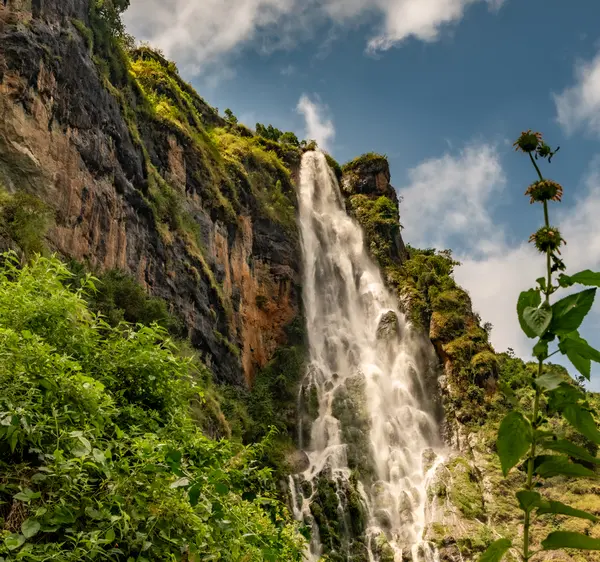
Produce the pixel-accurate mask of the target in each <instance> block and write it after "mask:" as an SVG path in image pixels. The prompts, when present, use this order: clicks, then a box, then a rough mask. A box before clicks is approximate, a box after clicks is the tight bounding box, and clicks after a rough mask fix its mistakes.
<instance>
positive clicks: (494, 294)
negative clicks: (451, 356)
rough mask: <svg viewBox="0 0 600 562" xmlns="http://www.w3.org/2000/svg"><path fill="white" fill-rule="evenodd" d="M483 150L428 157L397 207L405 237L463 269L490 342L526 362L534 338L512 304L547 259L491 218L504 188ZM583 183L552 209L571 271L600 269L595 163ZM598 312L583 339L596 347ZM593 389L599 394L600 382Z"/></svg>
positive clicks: (599, 189) (599, 164) (598, 166)
mask: <svg viewBox="0 0 600 562" xmlns="http://www.w3.org/2000/svg"><path fill="white" fill-rule="evenodd" d="M480 150H481V149H480ZM483 153H484V155H485V160H486V162H484V161H483V160H480V159H479V158H477V157H476V155H475V154H474V153H473V151H472V149H470V148H466V149H465V150H463V151H462V152H460V153H459V154H456V155H450V154H447V155H445V156H443V157H441V158H438V159H431V160H427V161H425V162H423V163H422V164H420V165H419V166H417V167H416V168H415V169H413V170H412V171H411V172H410V179H411V184H410V185H409V186H408V187H407V188H402V189H400V190H399V192H400V194H401V195H405V194H406V193H408V197H407V196H406V195H405V200H404V201H403V203H402V204H401V208H400V212H401V221H402V223H403V224H404V226H405V230H404V234H403V236H404V237H405V240H406V241H407V242H409V243H412V244H415V245H420V246H435V247H438V248H447V247H452V248H454V249H455V251H454V255H455V257H456V258H457V259H458V260H459V261H460V262H461V264H462V265H461V266H460V267H458V268H457V270H456V273H455V277H456V280H457V282H458V283H459V284H460V285H462V286H463V287H464V288H465V289H466V290H467V291H468V292H469V294H470V295H471V298H472V300H473V304H474V308H475V310H476V311H477V312H479V313H480V314H481V317H482V318H483V320H484V321H488V322H491V323H492V324H493V330H492V343H493V344H494V346H495V347H496V349H497V350H498V351H505V350H506V349H507V348H509V347H511V348H513V349H514V350H515V352H516V353H517V355H519V356H521V357H523V358H526V359H527V358H529V357H530V356H531V348H532V343H531V342H532V340H528V339H527V337H526V336H525V335H524V334H523V333H522V331H521V329H520V327H519V324H518V320H517V315H516V302H517V298H518V296H519V293H520V292H521V291H523V290H526V289H528V288H529V287H530V286H532V284H533V283H532V281H533V280H534V279H536V278H538V277H541V276H542V275H543V273H544V262H543V260H542V259H540V255H539V254H537V253H536V251H535V250H534V249H533V247H532V245H531V244H528V243H527V242H526V241H523V243H521V244H517V245H510V244H508V243H507V242H506V239H507V237H506V236H505V234H506V230H507V228H508V226H507V225H505V224H503V223H498V222H497V221H494V220H493V216H492V215H491V212H492V211H491V209H490V200H491V197H492V196H493V195H494V194H495V193H496V191H497V190H499V189H502V188H503V187H504V185H505V180H504V173H503V171H502V166H501V162H500V161H499V159H498V157H497V156H495V154H496V153H495V151H494V150H493V148H492V147H491V146H488V147H487V148H486V149H484V151H483ZM582 183H583V186H582V187H583V189H582V190H581V191H582V195H581V197H580V198H579V199H578V200H577V202H576V203H575V204H574V205H573V206H571V207H561V206H556V207H553V209H552V212H553V214H554V220H553V222H554V223H556V224H557V225H558V226H559V228H560V229H561V232H562V234H563V236H564V237H565V239H566V240H567V241H568V245H567V246H566V247H565V249H564V250H563V257H564V259H565V261H566V263H567V266H568V268H569V270H570V271H571V272H575V271H580V270H583V269H587V268H590V269H593V270H596V271H597V270H598V269H599V268H600V238H599V237H598V236H595V232H597V221H598V216H600V158H599V159H598V160H596V161H595V162H594V163H593V164H592V165H591V166H590V170H589V171H588V173H587V175H586V177H585V178H584V180H583V182H582ZM419 197H421V198H423V202H419V201H418V198H419ZM413 213H414V214H415V215H414V216H411V215H413ZM469 219H471V220H469ZM534 228H535V227H534V226H533V225H532V230H534ZM461 240H462V241H461ZM595 310H596V311H595V312H592V314H591V315H590V317H589V318H587V319H586V323H585V325H584V329H583V335H584V336H585V337H588V339H590V341H591V342H592V343H593V344H595V345H596V346H597V345H598V344H600V338H599V337H598V336H597V328H598V327H599V326H600V312H599V311H598V308H596V309H595ZM594 340H596V341H594ZM565 364H566V363H565ZM591 386H592V387H593V388H596V389H598V390H600V377H595V378H594V379H593V381H592V385H591Z"/></svg>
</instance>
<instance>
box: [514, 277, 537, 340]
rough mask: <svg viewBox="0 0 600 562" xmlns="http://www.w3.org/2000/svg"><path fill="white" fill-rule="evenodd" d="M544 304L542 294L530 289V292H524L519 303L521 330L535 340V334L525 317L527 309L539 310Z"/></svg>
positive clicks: (518, 311)
mask: <svg viewBox="0 0 600 562" xmlns="http://www.w3.org/2000/svg"><path fill="white" fill-rule="evenodd" d="M541 302H542V297H541V296H540V292H539V291H536V290H535V289H529V291H523V292H522V293H521V294H520V295H519V300H518V301H517V315H518V317H519V324H520V325H521V329H522V330H523V331H524V332H525V334H526V335H527V337H529V338H535V337H536V334H535V332H534V331H533V330H532V329H531V328H530V327H529V325H528V324H527V322H525V319H524V317H523V314H524V312H525V309H526V308H537V307H538V306H540V304H541Z"/></svg>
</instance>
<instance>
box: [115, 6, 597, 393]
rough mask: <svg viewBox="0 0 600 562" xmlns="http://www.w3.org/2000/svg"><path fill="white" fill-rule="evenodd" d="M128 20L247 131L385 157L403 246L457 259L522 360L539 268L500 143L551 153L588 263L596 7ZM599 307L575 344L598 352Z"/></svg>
mask: <svg viewBox="0 0 600 562" xmlns="http://www.w3.org/2000/svg"><path fill="white" fill-rule="evenodd" d="M567 6H568V7H567ZM126 21H127V23H128V26H129V29H130V31H132V32H133V33H134V34H135V35H136V37H138V38H139V39H143V40H148V41H150V42H151V43H152V44H153V45H156V46H158V47H160V48H162V49H163V50H164V52H165V54H167V56H169V57H170V58H172V59H174V60H175V61H176V62H177V63H178V65H179V68H180V69H181V71H182V73H183V75H184V76H185V77H186V79H188V80H189V81H190V82H192V84H193V85H194V86H195V87H196V88H197V89H198V91H199V92H200V94H201V95H202V96H203V97H205V98H206V99H207V101H208V102H209V103H211V104H212V105H214V106H217V107H219V108H220V110H221V111H223V110H224V109H225V108H227V107H229V108H231V109H232V110H233V112H234V113H235V114H236V115H238V117H239V118H240V120H241V121H243V122H245V123H246V124H247V125H249V126H254V124H255V123H256V122H257V121H258V122H262V123H272V124H273V125H275V126H277V127H278V128H280V129H283V130H293V131H296V132H297V133H298V135H299V136H301V137H310V138H317V139H318V140H320V141H321V144H322V145H324V146H325V147H326V148H327V150H328V151H330V152H331V153H332V154H333V156H335V157H336V158H337V159H338V160H339V161H340V162H342V163H343V162H345V161H347V160H349V159H351V158H353V157H354V156H356V155H358V154H361V153H364V152H367V151H376V152H380V153H383V154H386V155H387V156H388V158H389V160H390V165H391V171H392V183H393V184H394V186H395V187H396V188H397V189H398V192H399V193H400V195H402V196H403V197H404V200H403V203H402V206H401V222H402V223H403V225H404V227H405V230H404V233H403V236H404V238H405V240H406V241H407V242H409V243H412V244H414V245H417V246H421V247H423V246H437V247H450V248H452V249H453V251H454V253H455V255H456V256H457V257H458V258H459V259H460V260H461V261H462V262H463V264H464V265H463V266H462V267H461V268H459V270H458V272H457V278H458V280H459V282H461V283H462V284H463V285H464V286H465V287H466V288H467V289H468V290H469V292H470V294H471V296H472V298H473V301H474V305H475V308H476V309H477V310H478V311H479V312H480V313H481V315H482V317H483V319H484V320H489V321H491V322H492V324H493V325H494V330H493V332H492V339H493V342H494V344H495V346H496V348H497V349H498V350H499V351H503V350H505V349H506V348H507V347H509V346H510V347H513V348H514V349H515V350H516V351H517V353H518V354H520V355H521V356H523V357H526V356H527V354H528V350H529V347H530V346H529V342H528V341H527V340H526V339H525V338H524V336H521V335H520V333H519V330H518V325H517V323H516V318H515V312H514V302H515V301H516V296H517V295H518V293H519V291H520V290H522V289H526V288H528V287H529V285H530V284H531V281H532V280H533V279H535V277H537V275H536V274H537V273H538V271H539V270H541V269H542V268H543V262H542V260H541V259H540V258H538V257H537V256H536V255H535V254H534V253H533V252H532V250H531V248H530V247H529V246H527V244H526V241H527V238H528V236H529V234H530V233H531V232H532V231H533V230H535V229H536V228H537V225H538V224H539V223H540V222H541V219H542V217H541V210H540V208H538V207H535V206H530V205H529V204H528V201H527V199H526V198H525V197H524V196H523V192H524V190H525V188H526V186H527V185H528V184H529V183H530V182H531V181H533V180H534V179H535V177H534V173H533V169H532V168H531V166H530V164H529V163H528V161H527V160H526V158H524V157H523V156H522V155H518V154H516V153H515V152H514V151H513V150H512V147H511V143H512V141H513V140H514V139H515V138H516V136H518V134H519V133H520V132H521V131H522V130H523V129H527V128H532V129H534V130H540V131H542V132H543V133H544V134H545V137H546V139H547V141H548V142H549V143H550V144H552V145H553V146H557V145H560V146H561V150H560V152H559V153H558V155H557V157H556V159H555V160H554V161H553V162H552V164H551V165H550V166H547V168H546V169H547V172H548V177H551V178H552V179H555V180H557V181H559V182H560V183H562V184H563V186H564V187H565V197H564V202H563V204H561V205H558V206H556V207H553V208H552V210H551V213H552V217H554V220H553V222H555V223H558V225H559V226H560V227H561V228H562V229H563V234H564V235H565V238H567V242H568V246H567V249H566V251H565V257H566V260H567V265H568V266H569V267H570V269H571V271H572V272H573V271H575V270H579V269H585V268H592V269H594V268H595V269H600V31H599V30H598V25H597V23H598V21H600V2H597V0H571V1H570V2H569V3H566V2H564V0H527V1H523V0H504V1H499V0H303V1H300V0H172V1H171V2H169V3H166V2H164V1H163V0H131V8H130V10H129V12H128V13H127V14H126ZM300 102H301V103H300ZM596 311H597V312H596V313H594V314H593V315H591V316H590V317H589V319H588V320H587V324H586V328H585V329H584V330H583V335H584V337H587V338H588V339H589V340H590V342H591V343H593V344H595V345H596V346H600V335H599V333H598V328H600V302H598V304H597V305H596ZM592 387H593V388H595V389H598V390H600V369H596V372H595V373H594V375H593V381H592Z"/></svg>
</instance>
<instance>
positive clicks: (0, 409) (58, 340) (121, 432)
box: [0, 255, 303, 562]
mask: <svg viewBox="0 0 600 562" xmlns="http://www.w3.org/2000/svg"><path fill="white" fill-rule="evenodd" d="M3 257H4V265H3V266H1V267H0V473H1V474H2V478H1V481H0V526H1V527H2V529H3V533H2V535H1V539H2V542H0V557H3V559H4V560H6V561H7V562H9V561H10V562H12V561H15V560H31V561H34V560H40V561H41V560H61V561H64V562H70V561H72V562H75V561H91V560H115V561H123V562H125V561H126V560H131V559H135V560H141V561H146V562H150V561H157V562H158V561H161V562H162V561H166V560H171V561H176V560H182V556H184V558H185V559H187V560H190V561H191V560H208V559H212V560H224V561H231V562H233V561H238V560H241V559H242V557H244V559H247V560H252V561H254V560H257V561H260V560H274V559H276V558H277V557H278V556H279V557H280V559H283V560H290V561H293V560H297V561H300V560H301V559H302V555H301V548H302V546H303V540H302V539H301V538H300V535H298V534H297V532H296V526H295V525H294V524H292V523H291V522H290V520H291V518H290V516H289V514H288V512H287V511H286V510H285V508H283V506H282V505H281V504H279V503H278V501H277V500H276V499H275V498H276V484H275V481H274V479H273V476H272V473H271V471H270V470H269V469H265V468H260V465H259V464H257V459H260V458H261V457H262V456H263V455H264V451H265V449H269V448H270V447H271V445H270V444H269V441H268V439H267V441H265V442H264V443H262V444H257V445H254V446H252V447H250V448H245V447H242V446H241V445H238V444H236V443H233V442H231V441H228V440H222V441H220V442H214V441H211V440H210V439H208V438H207V437H205V436H204V435H203V434H202V433H201V431H200V430H199V429H198V427H197V426H195V425H194V422H193V420H192V417H191V415H190V408H189V402H190V400H193V401H194V403H196V404H198V403H200V404H201V403H203V401H204V399H203V389H202V388H201V387H199V386H198V384H197V382H196V381H197V380H198V379H197V378H196V376H195V373H196V369H195V367H194V364H193V363H192V362H191V361H190V360H187V359H184V358H182V357H181V356H180V354H179V353H178V350H177V348H176V346H175V345H174V343H173V342H172V341H171V340H170V339H169V338H167V336H166V332H165V330H164V329H162V328H160V327H159V326H156V325H154V326H151V327H142V328H139V329H136V328H134V327H132V326H131V325H128V324H120V325H118V326H117V327H111V326H110V325H109V324H107V323H105V322H104V321H102V320H101V319H100V318H98V317H97V316H96V315H95V314H93V313H92V312H91V311H90V310H89V308H88V306H87V304H86V301H85V299H84V296H85V291H87V290H89V289H90V284H89V280H88V281H87V282H84V283H83V286H82V287H81V288H80V289H77V290H74V289H73V288H71V287H70V286H69V282H68V281H69V279H70V278H71V274H70V272H69V271H68V270H67V269H66V267H65V266H64V265H62V264H61V263H60V262H59V261H58V260H56V259H54V258H52V259H46V258H41V257H36V258H34V259H33V260H32V262H31V263H30V264H29V265H27V266H25V267H24V268H23V269H19V268H18V266H17V261H16V258H15V257H14V255H12V256H11V255H5V256H3Z"/></svg>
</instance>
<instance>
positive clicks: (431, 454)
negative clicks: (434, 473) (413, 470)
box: [422, 448, 438, 472]
mask: <svg viewBox="0 0 600 562" xmlns="http://www.w3.org/2000/svg"><path fill="white" fill-rule="evenodd" d="M437 458H438V456H437V454H436V452H435V451H434V450H433V449H431V448H429V449H425V450H424V451H423V455H422V461H423V472H428V471H429V470H430V469H431V467H432V466H433V464H434V463H435V461H436V460H437Z"/></svg>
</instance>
